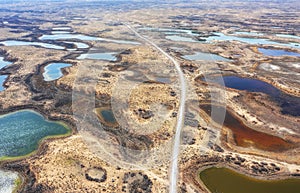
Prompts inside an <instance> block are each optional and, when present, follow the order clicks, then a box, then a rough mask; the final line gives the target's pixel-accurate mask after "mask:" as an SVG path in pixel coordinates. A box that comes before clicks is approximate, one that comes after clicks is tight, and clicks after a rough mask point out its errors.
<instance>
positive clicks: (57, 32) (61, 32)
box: [51, 31, 70, 34]
mask: <svg viewBox="0 0 300 193" xmlns="http://www.w3.org/2000/svg"><path fill="white" fill-rule="evenodd" d="M69 33H70V32H69V31H52V32H51V34H69Z"/></svg>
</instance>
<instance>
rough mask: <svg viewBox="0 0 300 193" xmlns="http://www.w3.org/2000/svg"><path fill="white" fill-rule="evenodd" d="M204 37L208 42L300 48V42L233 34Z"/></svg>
mask: <svg viewBox="0 0 300 193" xmlns="http://www.w3.org/2000/svg"><path fill="white" fill-rule="evenodd" d="M203 39H205V40H206V41H207V42H208V43H212V42H214V41H239V42H244V43H247V44H263V45H279V46H285V47H291V48H300V45H299V44H298V43H279V42H275V41H272V40H268V39H263V38H242V37H236V36H233V35H225V34H223V33H214V35H212V36H209V37H207V38H203Z"/></svg>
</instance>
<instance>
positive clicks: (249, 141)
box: [200, 104, 294, 152]
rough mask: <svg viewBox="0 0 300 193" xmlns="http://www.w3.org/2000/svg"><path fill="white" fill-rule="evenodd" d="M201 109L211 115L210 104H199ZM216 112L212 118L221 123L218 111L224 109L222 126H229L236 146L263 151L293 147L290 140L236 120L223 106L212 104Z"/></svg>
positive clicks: (277, 150)
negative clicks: (252, 127)
mask: <svg viewBox="0 0 300 193" xmlns="http://www.w3.org/2000/svg"><path fill="white" fill-rule="evenodd" d="M200 107H201V109H202V110H204V111H205V112H206V113H207V114H208V115H211V106H210V105H209V104H205V105H201V106H200ZM214 109H216V111H217V113H216V116H214V117H212V119H213V120H214V121H215V122H216V123H219V124H221V121H220V117H221V114H220V116H218V112H220V113H221V112H222V111H223V112H224V111H226V116H225V120H224V123H223V126H225V127H227V128H229V129H230V130H231V131H232V133H233V138H234V141H235V143H236V145H237V146H241V147H251V146H252V147H255V148H257V149H261V150H265V151H273V152H279V151H285V150H288V149H291V148H293V147H294V145H293V144H292V143H290V142H287V141H285V140H284V139H282V138H280V137H277V136H273V135H269V134H267V133H263V132H259V131H256V130H254V129H251V128H250V127H248V126H246V125H245V124H244V123H243V122H242V121H240V120H238V119H237V118H236V117H235V116H233V115H232V114H231V113H230V112H229V111H227V110H225V108H224V107H219V106H214Z"/></svg>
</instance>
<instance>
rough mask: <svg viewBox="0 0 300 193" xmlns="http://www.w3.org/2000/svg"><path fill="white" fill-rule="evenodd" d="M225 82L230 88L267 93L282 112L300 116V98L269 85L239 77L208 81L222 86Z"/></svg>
mask: <svg viewBox="0 0 300 193" xmlns="http://www.w3.org/2000/svg"><path fill="white" fill-rule="evenodd" d="M223 80H224V85H225V86H226V87H228V88H233V89H237V90H246V91H249V92H261V93H265V94H267V95H268V96H269V97H270V99H271V100H273V101H274V102H276V103H277V104H278V105H279V106H280V107H281V112H282V113H283V114H288V115H291V116H300V111H299V109H300V98H299V97H295V96H292V95H289V94H286V93H284V92H282V91H281V90H279V89H278V88H276V87H274V86H273V85H271V84H269V83H266V82H263V81H260V80H256V79H251V78H242V77H238V76H224V77H220V76H218V77H214V78H211V79H209V80H206V81H208V82H215V83H218V84H222V81H223Z"/></svg>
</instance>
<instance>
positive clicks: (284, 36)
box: [276, 34, 300, 39]
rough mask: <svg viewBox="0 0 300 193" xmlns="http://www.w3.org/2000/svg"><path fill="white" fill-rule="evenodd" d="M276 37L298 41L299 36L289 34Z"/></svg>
mask: <svg viewBox="0 0 300 193" xmlns="http://www.w3.org/2000/svg"><path fill="white" fill-rule="evenodd" d="M276 36H278V37H282V38H294V39H300V37H299V36H295V35H289V34H276Z"/></svg>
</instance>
